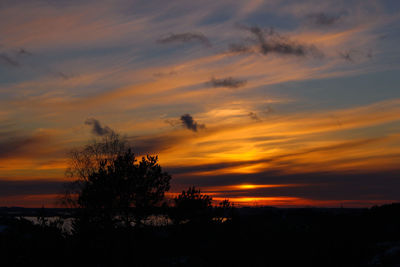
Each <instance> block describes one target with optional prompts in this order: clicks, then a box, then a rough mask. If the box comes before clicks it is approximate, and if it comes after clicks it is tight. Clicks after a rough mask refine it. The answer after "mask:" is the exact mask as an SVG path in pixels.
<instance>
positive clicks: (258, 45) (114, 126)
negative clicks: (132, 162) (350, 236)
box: [0, 0, 400, 207]
mask: <svg viewBox="0 0 400 267" xmlns="http://www.w3.org/2000/svg"><path fill="white" fill-rule="evenodd" d="M399 33H400V2H399V1H397V0H392V1H389V0H382V1H372V0H335V1H333V0H332V1H317V0H304V1H294V0H292V1H289V0H270V1H267V0H265V1H262V0H249V1H237V0H220V1H215V0H214V1H211V0H202V1H183V0H172V1H163V0H130V1H128V0H115V1H109V0H96V1H94V0H93V1H92V0H79V1H78V0H69V1H64V0H59V1H57V0H54V1H49V0H41V1H40V0H21V1H12V0H0V206H25V207H40V206H42V205H45V206H46V207H50V206H54V205H56V204H55V203H56V202H55V199H56V197H57V195H58V194H59V193H60V192H61V190H62V185H63V184H64V183H65V182H68V181H70V180H69V178H66V177H65V175H64V172H65V169H66V167H67V159H68V151H70V150H71V149H72V148H75V147H80V146H82V145H84V144H86V143H88V141H90V140H93V139H95V138H101V137H102V136H104V135H106V134H107V133H109V132H110V131H116V132H118V133H120V134H121V135H123V136H124V137H125V138H126V139H127V140H128V141H129V143H130V144H131V145H132V146H133V148H134V151H135V153H136V154H137V155H138V156H139V157H140V156H142V155H145V154H152V155H158V157H159V162H160V164H161V166H162V167H163V168H164V169H165V170H167V171H168V172H169V173H170V174H171V175H172V180H171V186H172V187H171V190H170V191H171V193H178V192H180V191H181V190H183V189H185V188H187V187H189V186H192V185H195V186H197V187H200V188H201V190H202V191H203V192H205V193H207V194H209V195H211V196H212V197H213V199H214V200H216V201H218V200H223V199H225V198H229V199H230V200H231V201H232V202H234V203H236V204H237V205H250V206H251V205H270V206H280V207H304V206H307V207H308V206H318V207H340V206H344V207H369V206H372V205H380V204H384V203H392V202H395V201H400V194H399V193H400V177H399V174H400V164H399V163H400V88H399V87H400V75H399V74H400V72H399V71H400V51H399V45H398V44H399V43H400V34H399Z"/></svg>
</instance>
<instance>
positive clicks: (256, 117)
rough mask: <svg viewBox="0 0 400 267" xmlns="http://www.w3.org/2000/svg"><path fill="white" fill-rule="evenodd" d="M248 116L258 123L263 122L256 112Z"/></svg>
mask: <svg viewBox="0 0 400 267" xmlns="http://www.w3.org/2000/svg"><path fill="white" fill-rule="evenodd" d="M247 115H248V116H249V117H250V118H251V119H252V120H254V121H257V122H259V121H261V119H260V118H259V117H258V116H257V114H256V113H254V112H249V114H247Z"/></svg>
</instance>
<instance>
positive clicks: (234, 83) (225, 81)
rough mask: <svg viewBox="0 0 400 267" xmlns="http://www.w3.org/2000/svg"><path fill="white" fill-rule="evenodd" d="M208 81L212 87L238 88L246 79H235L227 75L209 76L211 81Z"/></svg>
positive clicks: (244, 83)
mask: <svg viewBox="0 0 400 267" xmlns="http://www.w3.org/2000/svg"><path fill="white" fill-rule="evenodd" d="M209 83H210V84H211V85H212V86H214V87H228V88H239V87H243V86H245V85H246V83H247V81H246V80H239V79H235V78H233V77H227V78H221V79H217V78H214V77H213V78H211V81H209Z"/></svg>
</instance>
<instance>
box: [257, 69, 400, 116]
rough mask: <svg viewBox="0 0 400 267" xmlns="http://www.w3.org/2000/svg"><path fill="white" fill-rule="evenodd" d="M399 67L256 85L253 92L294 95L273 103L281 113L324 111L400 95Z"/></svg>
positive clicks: (269, 96) (271, 95) (267, 94)
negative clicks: (357, 73)
mask: <svg viewBox="0 0 400 267" xmlns="http://www.w3.org/2000/svg"><path fill="white" fill-rule="evenodd" d="M399 84H400V76H399V75H398V71H395V70H394V71H385V72H377V73H369V74H363V75H357V76H351V77H339V78H329V79H316V80H308V81H299V82H287V83H281V84H276V85H270V86H267V87H259V88H256V89H255V90H254V91H253V93H254V94H261V95H264V96H265V98H266V99H268V98H277V99H280V98H281V99H286V98H288V99H293V100H295V101H293V102H292V101H291V102H287V103H285V102H283V103H276V104H272V105H271V106H273V107H276V109H277V110H279V113H282V112H283V113H291V112H299V111H312V110H315V111H319V112H321V111H323V110H335V109H346V108H352V107H355V106H363V105H370V104H373V103H376V102H380V101H385V100H390V99H394V98H400V91H399V89H398V85H399Z"/></svg>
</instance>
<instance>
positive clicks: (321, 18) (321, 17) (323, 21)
mask: <svg viewBox="0 0 400 267" xmlns="http://www.w3.org/2000/svg"><path fill="white" fill-rule="evenodd" d="M306 19H307V20H308V22H310V23H312V24H315V25H319V26H331V25H333V24H335V23H337V22H338V21H339V19H340V16H338V15H329V14H326V13H323V12H320V13H311V14H308V15H307V16H306Z"/></svg>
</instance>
